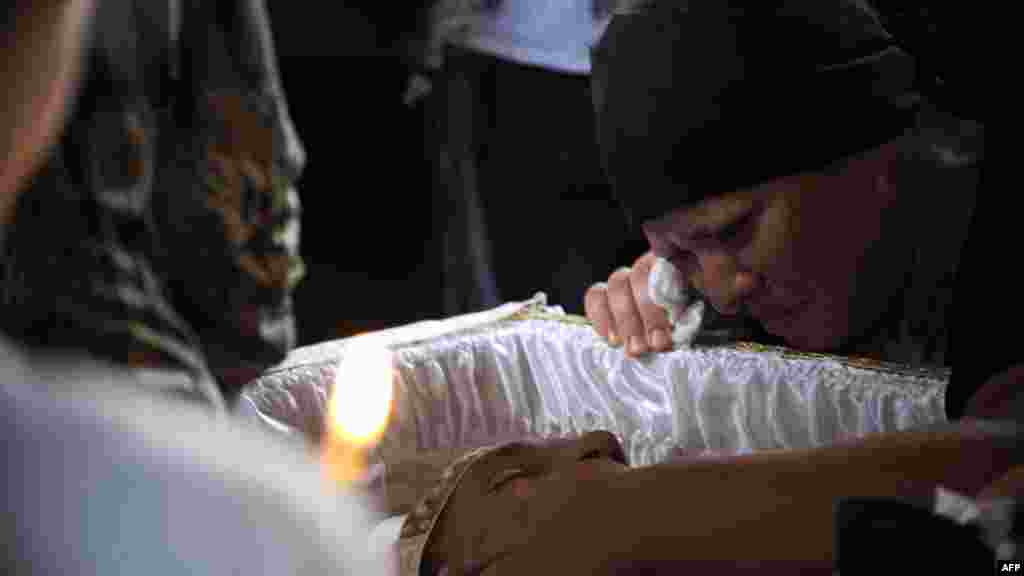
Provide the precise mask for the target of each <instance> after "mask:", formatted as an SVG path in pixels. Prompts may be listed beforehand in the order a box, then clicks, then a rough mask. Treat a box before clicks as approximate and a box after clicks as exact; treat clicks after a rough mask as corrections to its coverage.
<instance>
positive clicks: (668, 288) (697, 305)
mask: <svg viewBox="0 0 1024 576" xmlns="http://www.w3.org/2000/svg"><path fill="white" fill-rule="evenodd" d="M647 290H648V295H649V296H650V298H651V301H652V302H654V303H655V304H657V305H658V306H661V307H662V308H664V309H665V311H666V312H668V319H669V322H671V323H672V344H673V345H675V346H677V347H680V346H681V347H688V346H689V345H690V343H692V342H693V339H694V337H696V335H697V331H699V330H700V325H701V321H702V320H703V319H704V303H703V302H701V301H697V302H694V303H692V304H691V302H690V297H689V294H688V291H687V286H686V281H685V280H684V279H683V275H682V274H680V273H679V271H678V270H676V267H675V266H673V265H672V263H671V262H669V261H668V260H665V259H664V258H656V259H655V260H654V266H653V267H652V268H651V275H650V277H649V279H648V282H647Z"/></svg>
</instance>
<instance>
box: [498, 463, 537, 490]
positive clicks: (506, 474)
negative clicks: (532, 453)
mask: <svg viewBox="0 0 1024 576" xmlns="http://www.w3.org/2000/svg"><path fill="white" fill-rule="evenodd" d="M529 475H530V474H529V472H527V471H526V470H521V469H518V468H515V469H511V470H504V471H502V472H500V473H499V474H498V475H497V476H495V477H494V479H493V480H491V487H490V489H489V491H490V492H497V491H498V490H501V489H502V488H503V487H504V486H505V485H506V484H508V483H509V482H511V481H513V480H515V479H517V478H526V477H528V476H529Z"/></svg>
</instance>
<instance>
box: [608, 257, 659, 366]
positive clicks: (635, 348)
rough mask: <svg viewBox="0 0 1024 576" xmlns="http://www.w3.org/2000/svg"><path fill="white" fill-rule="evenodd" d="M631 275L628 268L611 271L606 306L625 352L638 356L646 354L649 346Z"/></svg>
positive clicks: (631, 272) (630, 270)
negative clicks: (610, 312) (609, 309)
mask: <svg viewBox="0 0 1024 576" xmlns="http://www.w3.org/2000/svg"><path fill="white" fill-rule="evenodd" d="M632 277H633V271H632V269H630V268H619V269H618V270H616V271H615V272H613V273H612V275H611V276H610V277H609V278H608V306H609V308H611V311H612V317H613V318H614V322H615V323H614V330H615V332H616V333H617V334H618V335H619V337H620V338H622V343H623V345H624V346H625V351H626V354H628V355H630V356H640V355H643V354H646V353H647V352H648V351H649V350H650V347H649V346H648V343H647V332H646V330H645V329H644V321H643V318H642V317H641V316H640V310H639V309H638V307H637V303H636V295H635V294H636V293H635V290H634V289H633V280H632Z"/></svg>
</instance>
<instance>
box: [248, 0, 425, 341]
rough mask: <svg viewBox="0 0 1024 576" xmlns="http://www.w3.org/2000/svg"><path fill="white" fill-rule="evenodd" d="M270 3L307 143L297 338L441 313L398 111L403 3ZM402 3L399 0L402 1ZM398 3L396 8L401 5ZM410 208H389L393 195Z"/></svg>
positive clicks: (417, 140)
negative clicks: (303, 268) (302, 272)
mask: <svg viewBox="0 0 1024 576" xmlns="http://www.w3.org/2000/svg"><path fill="white" fill-rule="evenodd" d="M380 4H383V5H385V7H387V8H390V9H391V13H390V14H388V13H386V12H384V11H383V9H382V8H373V7H372V6H355V5H350V4H345V3H341V2H296V1H294V0H292V1H281V0H270V1H269V2H268V8H269V11H270V18H271V24H272V26H273V28H274V36H275V42H276V48H277V56H278V62H279V65H280V72H281V76H282V82H283V83H284V88H285V90H286V92H287V96H288V102H289V108H290V111H291V114H292V119H293V121H294V122H295V124H296V128H297V130H298V132H299V135H300V138H301V139H302V141H303V144H304V146H305V148H306V152H307V155H308V164H307V167H306V171H305V174H304V175H303V178H302V181H301V182H300V191H301V195H302V201H303V218H302V225H303V242H302V245H303V248H302V252H303V257H304V259H305V261H306V266H307V276H306V280H305V281H304V282H303V283H302V284H301V285H300V287H299V288H298V290H297V292H296V295H295V300H296V313H297V316H298V321H299V340H300V343H301V344H309V343H313V342H317V341H321V340H325V339H328V338H336V337H341V336H346V335H350V334H352V333H355V332H359V331H365V330H373V329H379V328H382V327H386V326H393V325H398V324H404V323H408V322H411V321H415V320H418V319H425V318H433V317H437V316H439V308H440V305H439V303H440V296H439V280H438V265H437V262H436V260H437V259H436V258H431V257H429V256H430V255H432V250H431V241H432V240H431V239H432V237H433V233H434V230H433V224H432V222H430V219H429V218H425V217H424V215H425V214H429V213H430V208H431V189H430V166H429V164H428V163H427V161H426V159H425V155H424V146H423V121H424V118H423V114H422V111H421V110H419V109H409V108H406V107H405V106H404V105H403V104H402V102H401V98H402V93H403V91H404V88H405V82H406V79H407V74H408V67H407V64H406V63H405V61H404V59H403V58H402V54H403V50H402V49H401V48H400V46H401V45H402V43H403V41H404V40H405V39H407V38H409V37H410V32H411V31H412V30H413V29H414V25H415V21H416V14H415V8H414V7H413V6H412V5H411V4H405V5H403V4H392V3H380ZM402 6H406V7H405V8H402ZM403 10H404V12H403ZM399 199H402V200H404V201H405V202H408V203H409V204H408V205H407V206H408V207H406V208H404V209H401V210H396V208H395V206H396V201H397V200H399Z"/></svg>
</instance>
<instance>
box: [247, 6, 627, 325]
mask: <svg viewBox="0 0 1024 576" xmlns="http://www.w3.org/2000/svg"><path fill="white" fill-rule="evenodd" d="M421 2H422V3H423V4H426V3H427V0H421ZM267 5H268V8H269V12H270V18H271V24H272V26H273V29H274V36H275V43H276V48H277V56H278V62H279V66H280V73H281V76H282V81H283V83H284V88H285V90H286V92H287V96H288V102H289V108H290V111H291V114H292V119H293V121H294V122H295V124H296V128H297V130H298V132H299V135H300V137H301V139H302V141H303V144H304V146H305V148H306V152H307V155H308V163H307V167H306V171H305V174H304V175H303V178H302V181H301V182H300V193H301V195H302V201H303V219H302V224H303V241H302V245H303V256H304V259H305V261H306V265H307V270H308V273H307V276H306V279H305V281H304V282H303V283H302V285H300V287H299V288H298V290H297V291H296V295H295V305H296V315H297V317H298V322H299V341H300V344H301V345H306V344H311V343H315V342H319V341H322V340H327V339H332V338H339V337H344V336H348V335H351V334H354V333H358V332H362V331H368V330H377V329H381V328H385V327H389V326H396V325H401V324H407V323H410V322H414V321H417V320H423V319H432V318H440V317H442V316H443V313H442V311H441V293H440V256H441V249H440V247H439V241H437V240H435V236H438V233H439V232H440V230H441V227H443V226H445V225H446V222H445V221H443V219H440V218H439V219H433V218H431V214H432V212H433V203H432V202H433V198H432V194H433V190H432V173H431V170H432V169H431V164H430V163H429V159H428V153H429V151H428V150H427V148H426V147H425V145H424V127H425V121H426V118H425V116H424V111H423V109H422V107H419V108H412V109H410V108H407V107H406V106H405V105H404V104H403V103H402V94H403V92H404V90H405V86H406V81H407V79H408V76H409V72H410V68H409V63H408V58H406V54H409V53H410V52H411V50H409V49H408V48H407V46H409V42H411V41H413V40H414V39H415V38H416V37H417V34H416V30H417V26H418V23H419V21H420V16H419V14H420V13H422V10H423V8H422V6H417V5H416V4H414V3H406V4H394V3H389V2H379V1H369V0H363V1H350V2H301V1H295V0H268V4H267ZM534 120H536V119H534ZM581 123H582V124H586V121H581ZM527 133H528V131H527ZM532 145H533V144H531V143H525V144H523V146H532ZM516 146H517V145H516V144H511V145H510V149H515V148H516ZM596 179H597V181H598V182H599V183H598V184H597V190H598V191H599V193H601V194H604V193H606V189H605V188H603V184H602V183H603V176H602V175H600V174H598V175H596ZM581 184H586V183H581ZM589 186H593V183H592V182H591V183H590V184H589ZM583 188H584V189H585V188H587V186H586V185H584V186H583ZM399 201H401V202H402V204H401V206H402V208H400V209H398V208H396V206H399V205H400V204H399ZM609 201H610V199H608V198H604V199H603V200H599V201H594V200H592V199H591V200H586V199H584V201H581V202H576V203H575V206H570V207H569V208H564V209H566V210H569V212H570V214H571V215H570V217H568V218H565V221H566V222H568V221H577V220H578V221H580V222H585V223H587V224H586V226H581V228H580V231H579V234H568V235H563V237H569V238H573V239H575V240H576V241H577V242H583V243H593V242H598V243H600V242H601V241H604V242H606V243H607V241H608V238H607V236H608V233H609V231H610V230H611V229H610V228H607V226H606V225H605V224H606V223H605V221H603V220H601V219H600V218H599V217H598V216H597V212H595V210H597V211H598V212H600V213H601V214H605V216H604V218H605V219H608V218H614V219H617V218H620V216H619V214H620V212H619V211H618V210H617V208H616V209H614V210H613V211H612V212H611V213H610V214H613V215H614V216H608V214H609V212H608V202H609ZM602 202H603V208H601V205H602ZM570 204H572V203H567V204H566V206H569V205H570ZM577 216H578V218H577ZM620 225H621V223H620ZM594 230H603V231H604V233H605V235H604V236H600V235H599V236H597V237H587V236H583V235H584V234H587V233H591V234H593V233H594ZM613 236H616V237H617V236H618V235H617V234H613ZM587 238H592V240H588V239H587ZM627 240H631V241H626V242H625V243H624V244H622V248H616V247H615V245H614V244H611V245H609V246H608V249H610V250H617V251H621V252H622V255H621V258H620V257H619V256H618V255H616V256H615V257H614V260H615V261H616V262H618V260H620V259H621V260H622V262H621V263H622V264H627V263H629V262H630V261H631V259H632V258H635V257H636V256H638V255H639V254H640V253H641V252H642V251H643V248H644V247H645V242H643V239H642V238H641V237H640V235H639V234H637V235H636V237H635V238H631V239H627ZM562 249H563V250H565V249H568V247H567V246H563V247H562ZM498 256H501V255H498ZM516 256H518V255H516ZM502 261H503V262H505V263H506V264H505V265H504V268H503V269H504V270H505V271H506V274H509V275H510V276H508V277H506V278H509V277H511V278H512V279H515V278H527V277H531V272H532V275H533V276H535V275H536V271H535V270H532V271H531V270H525V269H524V271H523V273H522V274H519V273H517V271H516V269H515V268H513V267H512V266H514V265H516V264H519V263H521V264H522V266H523V267H528V266H530V265H531V261H530V260H529V259H522V258H518V257H509V255H508V254H505V255H504V256H503V257H502ZM508 263H512V264H511V265H510V264H508ZM534 264H535V265H536V263H534ZM603 266H604V265H603V264H602V265H600V266H595V268H600V267H603ZM602 273H603V274H604V275H603V276H602ZM610 273H611V269H608V270H607V271H606V272H602V271H596V272H595V274H596V275H597V276H598V277H595V278H593V280H594V281H597V280H599V279H601V278H602V277H603V278H607V275H608V274H610ZM532 289H533V287H531V288H529V289H528V290H532ZM517 290H519V292H522V288H521V287H518V288H517ZM531 293H532V292H531ZM527 296H528V295H524V296H523V297H527ZM581 300H582V299H581ZM559 303H560V304H563V305H565V304H566V303H564V302H559ZM573 306H575V309H574V308H572V307H573ZM567 310H569V311H572V312H577V313H579V312H581V311H582V301H580V302H579V303H578V306H577V305H576V304H572V303H569V306H567Z"/></svg>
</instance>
